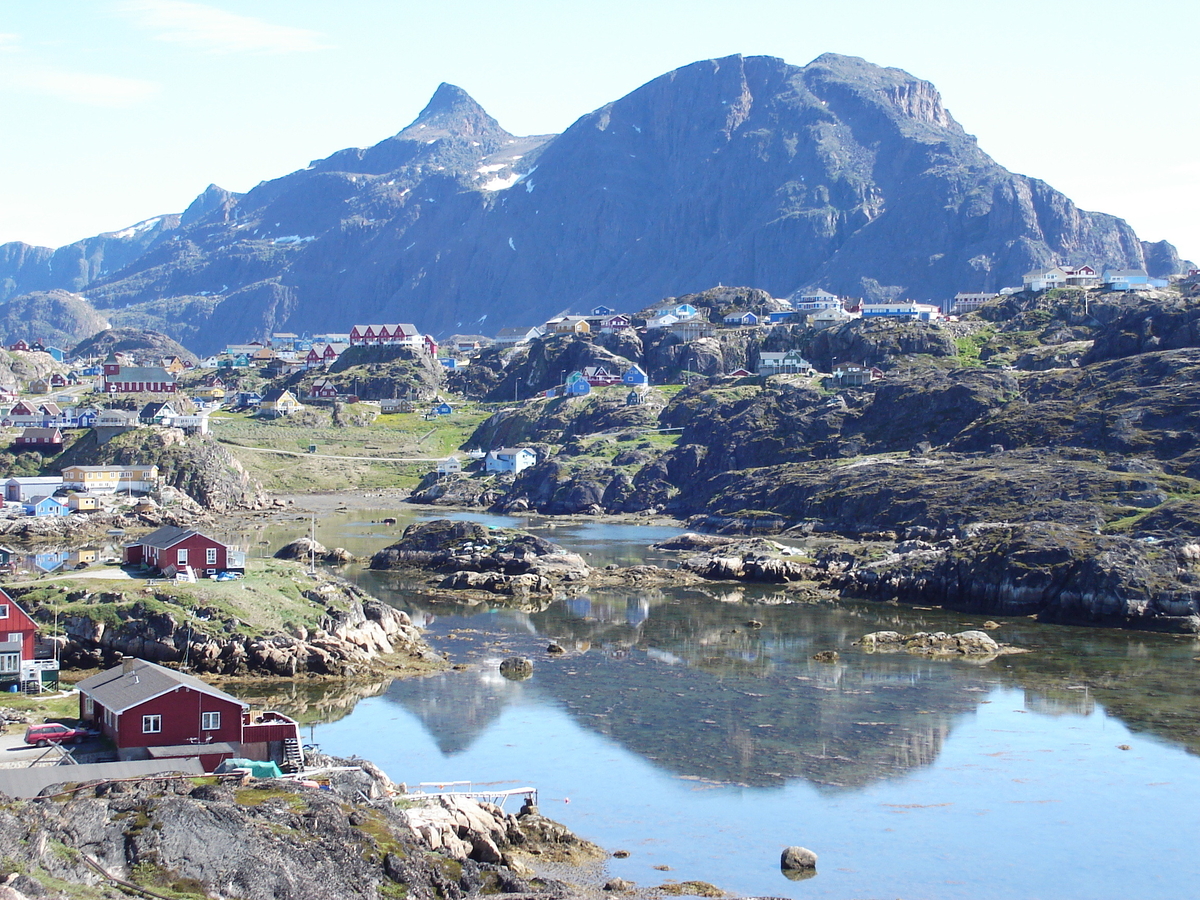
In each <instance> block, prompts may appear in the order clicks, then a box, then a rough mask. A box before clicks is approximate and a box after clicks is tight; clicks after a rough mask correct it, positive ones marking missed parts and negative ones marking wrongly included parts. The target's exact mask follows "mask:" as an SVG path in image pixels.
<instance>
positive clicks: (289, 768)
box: [281, 738, 304, 772]
mask: <svg viewBox="0 0 1200 900" xmlns="http://www.w3.org/2000/svg"><path fill="white" fill-rule="evenodd" d="M281 768H282V769H283V771H285V772H302V771H303V770H304V751H303V750H301V749H300V741H299V740H297V739H296V738H287V739H286V740H284V742H283V766H282V767H281Z"/></svg>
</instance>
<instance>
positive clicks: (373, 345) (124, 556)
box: [0, 265, 1196, 790]
mask: <svg viewBox="0 0 1200 900" xmlns="http://www.w3.org/2000/svg"><path fill="white" fill-rule="evenodd" d="M1190 277H1192V278H1195V277H1196V273H1191V276H1190ZM1165 285H1166V281H1165V280H1162V279H1151V278H1149V277H1148V276H1146V274H1145V273H1144V272H1129V271H1120V272H1117V271H1106V272H1103V273H1102V274H1098V273H1097V272H1096V270H1095V269H1094V268H1092V267H1090V266H1080V267H1071V266H1064V265H1060V266H1053V267H1048V268H1044V269H1039V270H1036V271H1033V272H1030V273H1028V274H1027V275H1026V276H1025V279H1024V285H1023V287H1021V288H1011V289H1006V290H1005V291H1002V292H998V293H960V294H958V295H957V296H956V297H955V299H954V301H953V302H952V303H950V304H947V305H946V306H947V307H948V308H943V306H941V305H938V304H932V303H921V302H916V301H908V300H903V301H894V302H886V303H884V302H876V303H868V302H862V301H859V300H854V299H850V298H844V297H838V296H836V295H834V294H831V293H828V292H826V291H823V290H812V291H808V292H804V293H801V294H798V295H797V296H795V297H793V298H790V299H788V300H779V299H770V300H768V301H765V302H763V303H760V304H758V305H757V306H756V308H737V309H731V310H721V311H719V312H718V311H715V310H712V309H707V308H704V307H698V306H696V305H693V304H691V303H688V302H677V301H674V300H669V301H664V302H663V303H661V304H658V305H656V306H654V307H650V308H648V309H646V310H643V311H641V312H639V313H638V314H636V315H630V314H625V313H621V312H618V311H616V310H614V309H612V308H609V307H606V306H598V307H596V308H594V309H592V310H591V311H590V312H589V313H588V314H580V315H576V314H564V315H560V316H556V317H553V318H551V319H549V320H547V321H546V322H544V323H542V324H541V325H537V326H529V327H527V328H504V329H502V330H501V331H500V332H499V333H498V334H496V335H495V337H492V338H489V337H485V336H482V335H455V336H452V337H451V338H449V339H447V340H446V341H444V342H442V343H441V344H439V342H438V341H436V340H435V339H434V338H433V337H432V336H430V335H428V334H423V333H422V332H421V331H420V330H419V329H418V328H417V327H416V326H415V325H412V324H403V323H402V324H366V325H362V324H356V325H354V326H353V327H351V328H350V329H349V330H348V331H347V332H345V333H336V334H333V333H330V334H321V335H313V336H301V335H296V334H289V333H275V334H272V335H270V336H269V338H266V339H264V340H252V341H250V342H247V343H243V344H230V345H228V346H227V347H226V348H225V350H224V351H223V352H221V353H218V354H215V355H211V356H208V357H204V358H199V359H195V360H188V359H184V358H183V357H182V356H181V355H171V356H167V357H158V358H154V357H148V356H147V354H145V353H138V352H132V353H126V352H120V351H114V352H111V353H109V354H107V355H106V356H105V357H104V358H96V357H85V358H79V359H76V358H72V357H71V356H70V355H69V354H68V353H66V352H65V351H63V350H61V349H59V348H57V347H53V346H48V345H46V344H45V343H43V342H39V341H25V340H18V341H16V342H14V343H13V344H11V345H10V346H9V347H8V351H9V353H10V355H13V356H14V357H15V358H22V357H24V356H25V355H26V354H28V355H30V356H32V355H35V354H42V355H44V357H45V358H48V359H49V360H50V361H51V362H52V363H53V365H51V366H49V367H48V369H49V371H48V374H46V375H44V376H41V377H38V378H34V379H32V380H30V381H28V382H26V383H16V384H7V385H0V396H2V399H3V401H4V404H5V411H4V412H3V416H2V418H0V424H2V425H3V427H4V428H5V429H6V430H7V433H8V435H9V438H8V440H9V453H10V456H11V458H12V459H13V460H14V461H16V460H23V461H24V468H22V470H21V471H20V472H17V471H13V470H11V468H10V471H7V472H3V473H0V477H2V478H3V491H4V514H5V516H6V517H8V518H9V519H12V518H13V517H16V518H30V517H32V518H36V519H55V518H65V517H88V516H94V515H97V514H99V513H106V512H107V513H114V512H116V513H130V514H142V515H144V516H147V517H149V518H148V519H147V520H153V518H154V516H155V515H157V507H158V506H159V505H160V504H161V503H162V502H163V497H164V490H165V488H166V487H167V486H166V485H165V484H164V481H163V478H162V473H161V472H160V468H159V466H158V465H157V464H155V463H153V462H149V461H147V462H144V463H139V462H133V463H128V464H116V463H110V464H104V465H90V464H81V463H69V464H58V465H55V464H48V465H44V466H38V465H37V461H38V460H45V461H52V460H55V459H56V458H57V457H58V456H59V454H61V453H62V452H63V451H64V449H66V448H68V447H70V446H71V445H72V444H73V442H74V440H76V439H78V436H79V435H82V434H84V433H89V434H92V435H94V436H95V440H96V442H97V443H98V444H101V445H102V444H104V443H105V442H107V441H110V440H113V439H114V438H116V437H118V436H120V435H125V434H128V433H129V432H132V431H137V430H139V429H150V430H156V429H157V430H161V429H173V430H176V431H178V432H180V433H182V434H183V435H185V436H189V437H195V436H199V437H201V438H207V437H208V436H211V435H212V434H213V431H214V422H224V421H228V420H227V419H225V418H223V417H224V416H227V415H229V414H230V412H231V411H232V412H234V413H236V414H238V415H241V416H243V417H248V418H249V420H259V421H262V422H267V423H270V422H276V421H281V420H288V419H292V418H293V417H294V418H295V419H296V420H300V419H302V418H303V417H304V416H305V415H306V413H307V411H309V410H312V409H330V408H332V407H333V406H334V405H335V404H336V405H338V406H347V407H353V408H355V409H362V410H366V412H365V414H364V415H365V418H364V419H363V421H364V422H366V423H367V425H368V426H369V425H370V423H371V422H373V421H377V420H378V418H379V417H380V416H397V415H407V416H413V417H420V418H422V419H424V420H426V421H431V422H436V421H437V420H439V419H447V420H449V419H453V418H454V417H455V416H456V414H457V413H456V410H457V408H458V406H459V403H460V399H457V398H455V397H452V396H451V395H450V394H449V393H448V392H444V391H440V390H435V391H432V392H430V391H424V392H422V391H418V390H407V391H405V392H404V393H403V394H402V395H398V396H378V395H376V396H366V394H369V393H370V392H369V391H363V390H358V389H357V385H356V383H355V382H351V383H350V384H347V381H346V379H345V378H344V377H342V378H339V377H337V376H338V372H339V368H338V363H339V360H343V359H344V358H345V359H349V358H350V357H346V354H347V353H351V351H353V353H351V356H353V355H354V354H355V353H356V354H358V355H359V356H360V357H361V358H362V359H364V360H367V361H380V360H382V361H386V360H389V359H393V358H402V359H413V358H418V359H424V360H427V361H428V364H429V365H432V366H434V367H435V368H439V367H440V369H441V370H442V371H443V372H444V373H451V372H456V371H461V370H464V369H467V368H469V367H470V366H471V365H472V364H473V363H474V362H475V361H476V359H477V357H478V355H479V354H480V353H481V352H483V351H485V350H487V349H488V348H493V349H495V348H499V349H500V350H501V352H504V351H505V350H509V349H511V350H515V349H518V348H522V347H527V346H529V345H531V344H533V343H535V342H538V341H543V340H550V339H554V338H555V337H557V336H563V335H566V336H574V337H586V336H589V335H600V334H620V333H621V332H624V331H628V330H638V331H640V333H642V334H648V333H650V332H660V333H669V334H671V335H673V336H674V337H675V338H676V339H678V340H679V341H684V342H687V341H696V340H700V339H703V338H711V337H714V336H716V335H718V334H719V333H721V332H751V331H762V332H766V331H767V330H769V329H771V328H772V327H774V326H778V325H789V324H795V323H803V324H805V325H807V326H809V327H811V328H816V329H823V328H832V327H836V326H839V325H843V324H845V323H847V322H852V321H854V320H857V319H863V320H869V319H895V320H904V321H916V322H922V323H928V324H930V325H931V326H933V327H939V326H941V325H944V324H949V323H952V322H954V321H956V320H957V317H958V316H959V315H962V314H965V313H968V312H971V311H974V310H977V309H979V308H981V307H982V306H984V305H985V304H987V303H989V302H991V301H994V300H996V299H997V298H998V297H1003V296H1007V295H1011V294H1013V293H1018V292H1020V291H1022V290H1023V291H1025V292H1028V293H1030V294H1038V293H1043V292H1048V291H1055V290H1059V289H1062V288H1074V289H1079V290H1083V291H1085V292H1096V293H1097V294H1100V293H1104V292H1121V293H1124V292H1131V291H1139V290H1153V289H1158V288H1161V287H1164V286H1165ZM755 360H756V365H755V367H754V369H753V370H750V369H748V368H738V369H734V370H732V371H729V372H725V373H723V375H724V377H727V378H732V379H738V378H770V377H772V376H776V375H786V376H800V377H805V378H816V377H819V378H822V379H825V380H826V382H827V383H828V385H829V386H830V387H831V388H835V389H838V388H847V387H860V386H862V385H866V384H869V383H871V382H872V381H876V380H879V379H881V378H884V377H885V374H886V373H885V372H884V371H882V370H881V369H880V368H878V367H876V366H870V365H866V364H864V363H860V362H854V361H844V362H839V363H838V364H837V365H836V366H835V367H834V368H833V371H832V372H829V373H820V372H817V371H816V369H815V368H814V366H813V365H812V364H811V363H810V362H809V361H808V360H807V359H805V358H804V356H803V355H802V354H801V353H800V352H799V351H797V350H794V349H793V350H780V351H768V350H760V351H759V352H758V353H757V354H756V356H755ZM652 387H656V386H654V385H652V384H651V378H650V376H649V375H648V373H647V371H646V369H645V368H643V366H641V365H639V364H637V363H628V364H625V365H620V366H617V365H601V364H597V365H587V366H583V367H581V368H579V369H577V370H572V371H566V370H564V371H562V372H561V379H560V382H559V383H558V384H553V385H550V386H549V387H544V388H542V389H541V390H540V391H539V392H537V393H536V395H534V396H530V397H525V398H514V399H516V400H518V401H528V400H531V399H536V398H541V399H548V400H551V399H555V398H578V397H585V396H587V395H589V394H591V393H592V392H593V391H605V392H607V391H620V392H621V396H622V397H623V402H624V404H625V405H627V406H638V405H641V404H643V403H645V402H646V398H647V395H648V392H649V391H650V390H651V388H652ZM307 449H308V452H309V453H314V452H315V451H316V450H317V449H318V448H317V445H316V444H315V443H310V444H309V446H308V448H307ZM538 461H539V460H538V455H537V452H536V451H535V450H534V449H532V448H530V447H526V446H496V447H478V448H471V449H469V450H465V451H452V452H451V453H450V454H449V455H446V456H444V457H436V458H431V459H430V461H429V464H428V471H430V473H431V474H433V475H436V476H438V477H441V476H448V475H458V474H460V473H462V472H464V470H467V469H471V470H478V471H480V472H481V473H486V474H491V475H496V474H509V475H517V474H519V473H521V472H523V471H524V470H526V469H528V468H530V467H531V466H534V465H536V464H537V462H538ZM30 463H33V464H34V465H35V466H36V467H37V468H38V471H36V472H35V473H29V472H28V466H29V465H30ZM156 498H157V499H156ZM107 538H108V539H107V540H106V541H104V542H99V543H97V542H95V541H93V542H91V543H89V544H88V545H87V546H76V547H71V548H69V549H54V548H49V547H45V546H42V547H36V546H34V547H25V548H14V547H11V546H0V575H3V576H6V577H8V578H26V579H27V578H30V577H32V578H34V579H37V578H44V577H47V576H50V575H51V574H52V573H56V572H68V571H72V570H75V569H91V570H95V567H97V566H104V565H108V566H114V567H120V568H122V569H124V570H129V571H133V572H135V573H138V574H139V577H141V578H143V579H144V578H152V579H160V580H164V581H168V582H172V583H181V584H189V583H190V584H196V583H198V582H201V581H206V580H207V581H212V582H223V581H232V580H237V579H240V578H242V577H243V576H244V575H245V573H246V571H247V548H245V547H239V546H235V545H233V544H230V543H227V542H225V541H222V540H220V539H218V538H217V537H214V536H213V535H212V534H210V533H207V532H206V530H204V529H202V528H190V527H183V526H179V525H173V524H164V525H162V526H161V527H158V528H152V529H150V530H148V532H147V533H145V534H140V535H133V536H130V535H126V534H125V533H124V531H123V530H122V529H115V530H113V531H110V532H109V534H108V536H107ZM0 618H3V619H5V620H6V621H7V623H8V626H7V629H6V630H7V633H8V640H7V641H6V642H4V643H3V645H2V646H0V690H11V691H14V692H17V693H22V694H26V695H42V694H46V693H53V692H55V691H58V690H59V689H60V688H61V687H63V686H64V683H60V677H61V672H60V668H59V658H58V650H59V647H60V641H61V638H59V637H58V635H53V636H51V635H47V634H45V631H46V629H45V627H44V625H43V626H41V627H39V624H38V623H37V622H36V621H35V620H34V619H33V618H32V617H31V616H30V615H29V614H28V613H27V612H26V610H25V609H23V608H22V606H21V604H20V603H18V602H17V601H16V600H14V599H13V598H12V597H10V596H9V595H8V594H6V593H4V592H3V591H0ZM74 691H75V693H73V694H71V695H70V696H72V697H73V698H75V697H77V700H78V711H77V714H72V715H70V716H67V717H65V719H66V721H64V718H63V717H59V719H58V720H57V721H52V722H48V723H46V724H44V725H38V724H32V725H30V726H29V728H28V730H27V733H26V735H25V736H23V737H17V736H14V735H10V736H9V738H8V739H9V740H10V741H18V742H19V741H25V742H26V743H28V744H29V745H31V746H32V747H34V749H35V750H39V748H40V752H38V753H37V756H36V758H35V761H41V762H43V763H44V762H62V761H64V758H69V761H71V762H77V763H78V762H84V763H85V764H88V765H93V766H94V765H120V766H123V767H124V768H123V769H122V771H123V772H128V773H130V774H139V775H144V774H152V773H154V772H157V771H164V770H166V769H168V768H169V769H171V770H173V771H179V767H180V766H181V765H182V766H185V767H187V771H194V772H195V773H207V772H213V771H217V770H221V769H222V768H229V767H237V766H241V767H247V766H249V767H251V768H254V767H256V766H259V765H262V766H268V767H270V766H274V767H276V768H275V769H274V770H273V771H276V772H283V773H288V772H291V773H298V772H302V771H303V769H304V758H303V753H302V750H301V745H300V739H299V732H298V725H297V723H296V721H295V720H293V719H291V718H289V717H288V716H286V715H283V714H282V713H278V712H274V711H270V710H263V711H258V712H251V711H250V708H249V704H247V703H246V702H243V701H241V700H239V699H237V698H236V697H235V696H233V695H231V694H228V693H225V692H223V691H221V690H218V689H217V688H215V687H212V686H210V685H208V684H207V683H206V682H204V681H203V680H201V679H200V678H198V677H197V676H195V675H191V674H187V673H186V672H183V671H178V670H176V669H174V668H169V667H166V666H164V665H160V664H159V663H156V662H152V661H150V660H146V659H140V658H136V657H126V658H125V659H123V660H121V661H120V663H119V664H118V665H117V666H115V667H112V668H108V669H104V670H102V671H99V672H97V673H96V674H93V675H90V676H88V677H87V678H85V679H83V680H82V681H80V682H78V683H77V684H76V685H75V686H74ZM72 702H75V701H74V699H73V700H72ZM73 720H77V722H78V724H68V722H69V721H73ZM30 752H33V751H30ZM76 756H78V757H79V758H78V759H77V758H76ZM231 761H232V762H231ZM35 768H36V767H35ZM6 777H8V776H6V775H5V773H4V771H3V770H2V769H0V790H9V788H8V787H6V785H11V789H12V790H21V789H23V788H21V787H20V785H19V784H18V782H17V781H11V782H10V781H6V780H5V778H6ZM24 777H25V779H26V780H27V781H28V778H29V776H28V775H26V776H24ZM46 777H50V776H44V777H43V780H44V779H45V778H46ZM29 783H30V784H34V783H40V782H38V781H37V779H34V781H33V782H29ZM47 783H48V782H47ZM24 789H27V788H24Z"/></svg>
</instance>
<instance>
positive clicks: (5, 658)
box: [0, 653, 21, 675]
mask: <svg viewBox="0 0 1200 900" xmlns="http://www.w3.org/2000/svg"><path fill="white" fill-rule="evenodd" d="M20 668H21V654H20V653H0V672H3V673H4V674H5V675H12V674H13V673H15V672H18V671H20Z"/></svg>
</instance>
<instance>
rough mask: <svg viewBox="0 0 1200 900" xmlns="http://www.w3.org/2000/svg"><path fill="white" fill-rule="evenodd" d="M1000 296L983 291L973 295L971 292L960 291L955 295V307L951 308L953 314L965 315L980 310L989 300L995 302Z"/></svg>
mask: <svg viewBox="0 0 1200 900" xmlns="http://www.w3.org/2000/svg"><path fill="white" fill-rule="evenodd" d="M999 296H1000V295H999V294H989V293H986V292H983V291H978V292H975V293H971V292H969V291H959V292H958V293H957V294H955V295H954V305H953V306H951V307H950V311H951V312H952V313H965V312H971V311H972V310H975V309H979V307H981V306H983V304H985V303H987V302H988V301H989V300H995V299H996V298H997V297H999Z"/></svg>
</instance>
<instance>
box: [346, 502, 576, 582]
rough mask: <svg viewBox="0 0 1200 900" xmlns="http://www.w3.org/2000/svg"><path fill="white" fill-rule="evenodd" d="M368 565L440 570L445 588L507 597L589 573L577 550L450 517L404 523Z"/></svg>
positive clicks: (386, 567) (383, 567)
mask: <svg viewBox="0 0 1200 900" xmlns="http://www.w3.org/2000/svg"><path fill="white" fill-rule="evenodd" d="M370 567H371V568H372V569H375V570H383V571H387V570H396V569H416V570H421V571H425V572H431V573H438V574H442V575H443V576H444V577H443V578H442V579H441V581H440V582H439V584H438V586H439V587H441V588H445V589H450V590H478V591H486V592H490V593H496V594H513V595H528V594H548V593H551V592H552V591H553V589H554V587H555V586H556V585H559V584H563V583H570V582H578V581H583V580H584V579H586V578H587V577H588V576H589V575H590V574H591V572H592V569H591V567H590V566H589V565H588V564H587V563H586V562H584V560H583V557H582V556H580V555H579V554H578V553H569V552H567V551H566V550H564V549H563V548H562V547H560V546H559V545H558V544H555V543H553V542H551V541H547V540H545V539H544V538H540V537H537V536H535V535H532V534H527V533H525V532H520V531H514V530H508V529H489V528H485V527H484V526H483V525H479V524H478V523H475V522H458V521H452V520H450V519H434V520H433V521H429V522H417V523H415V524H413V525H410V526H408V528H406V529H405V530H404V534H403V536H402V537H401V538H400V540H399V541H397V542H396V543H394V544H392V545H391V546H389V547H385V548H384V549H383V550H380V551H379V552H378V553H376V554H375V555H374V556H372V557H371V564H370Z"/></svg>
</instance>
